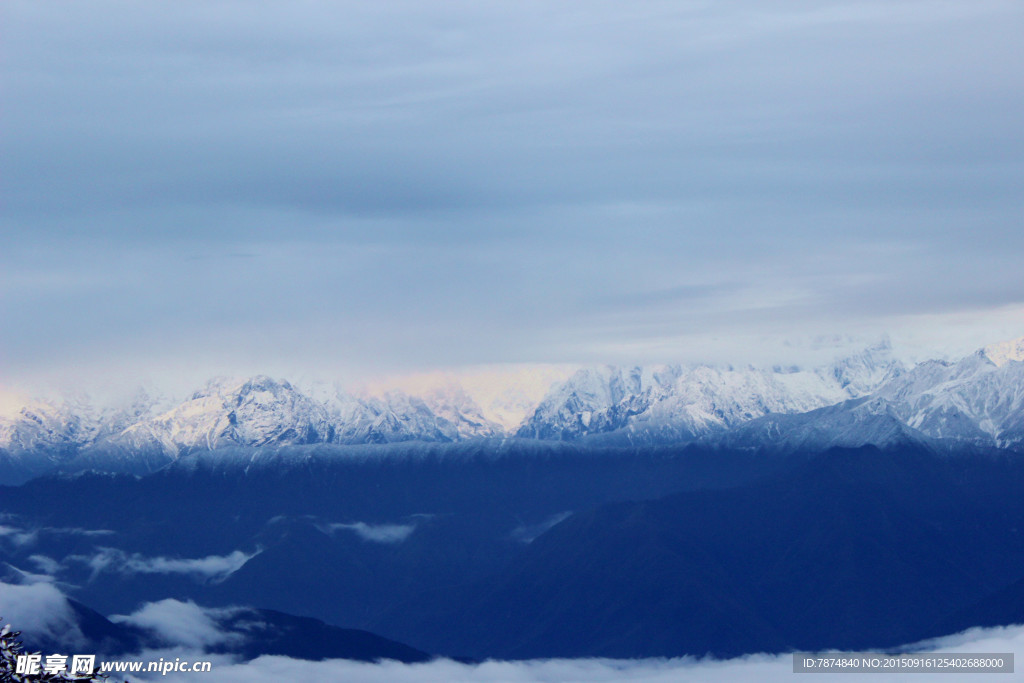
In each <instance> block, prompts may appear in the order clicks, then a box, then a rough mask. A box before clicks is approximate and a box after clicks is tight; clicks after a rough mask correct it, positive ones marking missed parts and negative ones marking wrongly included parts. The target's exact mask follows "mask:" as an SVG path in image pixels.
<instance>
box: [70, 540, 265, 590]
mask: <svg viewBox="0 0 1024 683" xmlns="http://www.w3.org/2000/svg"><path fill="white" fill-rule="evenodd" d="M258 554H259V551H256V552H254V553H244V552H242V551H241V550H235V551H234V552H231V553H228V554H227V555H208V556H206V557H200V558H174V557H163V556H159V557H147V556H145V555H141V554H139V553H126V552H124V551H123V550H119V549H118V548H99V549H98V552H97V553H96V554H95V555H70V556H68V557H67V558H66V560H67V561H72V562H78V563H81V564H85V565H86V566H88V567H89V568H91V569H92V572H93V577H94V578H95V577H96V576H97V575H99V574H100V573H103V572H107V573H118V574H126V575H127V574H184V575H187V576H192V577H193V578H196V579H202V580H208V581H214V582H217V581H223V580H224V579H226V578H227V577H228V576H230V575H231V574H233V573H234V572H236V571H238V569H239V568H241V567H242V566H243V565H244V564H245V563H246V562H248V561H249V560H250V559H252V558H253V557H255V556H256V555H258Z"/></svg>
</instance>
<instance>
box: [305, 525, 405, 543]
mask: <svg viewBox="0 0 1024 683" xmlns="http://www.w3.org/2000/svg"><path fill="white" fill-rule="evenodd" d="M323 528H324V529H325V530H326V531H327V532H328V533H332V534H333V533H334V532H337V531H342V530H347V531H352V532H353V533H355V534H356V535H358V536H359V537H360V538H362V539H363V540H365V541H373V542H374V543H401V542H402V541H404V540H405V539H407V538H409V535H410V534H412V532H413V531H415V530H416V525H415V524H367V523H366V522H336V523H333V524H327V525H324V527H323Z"/></svg>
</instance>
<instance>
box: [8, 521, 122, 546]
mask: <svg viewBox="0 0 1024 683" xmlns="http://www.w3.org/2000/svg"><path fill="white" fill-rule="evenodd" d="M114 533H115V532H114V531H111V530H110V529H81V528H78V527H38V528H35V529H24V528H20V527H15V526H7V525H2V524H0V539H6V540H7V541H9V542H11V543H13V544H14V545H15V546H19V547H23V546H29V545H33V544H35V543H37V542H38V541H39V537H40V536H43V535H49V536H84V537H102V536H111V535H113V534H114Z"/></svg>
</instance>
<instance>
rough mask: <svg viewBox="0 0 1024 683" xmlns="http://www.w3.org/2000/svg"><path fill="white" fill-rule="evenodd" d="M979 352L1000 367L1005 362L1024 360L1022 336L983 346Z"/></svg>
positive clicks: (1023, 339)
mask: <svg viewBox="0 0 1024 683" xmlns="http://www.w3.org/2000/svg"><path fill="white" fill-rule="evenodd" d="M981 353H982V354H983V355H984V356H985V357H986V358H988V359H989V360H990V361H992V362H993V363H994V364H995V365H996V366H997V367H1000V368H1001V367H1003V366H1004V365H1006V364H1007V363H1011V362H1015V363H1021V362H1024V337H1021V338H1019V339H1011V340H1010V341H1005V342H1000V343H998V344H990V345H988V346H986V347H985V348H983V349H982V350H981Z"/></svg>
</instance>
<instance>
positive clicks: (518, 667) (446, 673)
mask: <svg viewBox="0 0 1024 683" xmlns="http://www.w3.org/2000/svg"><path fill="white" fill-rule="evenodd" d="M929 646H930V647H931V648H934V649H935V650H937V651H942V652H958V653H1009V652H1015V651H1020V650H1021V648H1022V646H1024V627H1021V626H1016V627H1009V628H995V629H974V630H971V631H968V632H967V633H965V634H959V635H957V636H951V637H949V638H944V639H941V640H939V641H935V642H933V643H929ZM194 659H203V657H202V656H199V655H197V656H195V657H194ZM213 672H214V673H215V674H216V676H217V680H218V681H224V683H233V682H235V681H238V682H239V683H242V682H243V681H244V682H245V683H262V682H263V681H268V682H270V681H275V682H276V681H281V680H319V681H327V680H335V681H342V680H343V681H351V682H352V683H426V682H427V681H450V682H451V683H603V682H607V683H611V682H613V681H615V682H618V681H632V682H634V683H678V681H681V680H685V681H688V682H691V683H726V682H728V683H734V682H741V683H773V682H775V681H779V682H780V683H781V682H786V683H792V681H794V675H795V674H793V660H792V656H791V655H788V654H787V655H778V656H772V655H751V656H747V657H741V658H737V659H730V660H722V661H716V660H701V659H694V658H690V657H686V658H681V659H650V660H607V659H567V660H557V659H556V660H535V661H523V662H485V663H483V664H479V665H469V664H460V663H457V662H453V661H450V660H436V661H434V662H430V663H427V664H411V665H407V664H398V663H395V662H383V663H380V664H362V663H357V662H349V661H340V660H331V661H325V662H307V661H299V660H294V659H289V658H286V657H260V658H258V659H255V660H253V661H251V662H248V663H245V664H227V663H225V662H223V661H221V662H218V663H217V664H215V665H214V669H213ZM908 675H909V674H906V673H896V674H892V675H887V674H872V675H871V676H870V678H871V680H872V681H878V683H898V682H900V683H905V681H906V680H907V676H908ZM834 678H835V674H823V675H817V674H800V675H799V676H798V677H797V680H799V681H802V682H806V683H824V682H825V681H830V680H834ZM955 678H956V679H957V680H964V681H977V682H978V683H984V682H985V681H990V680H991V679H992V675H991V674H977V675H962V674H957V675H956V676H955ZM194 679H195V674H169V675H168V676H166V677H162V676H152V675H151V677H149V678H145V677H144V680H166V681H192V680H194ZM913 680H915V681H931V680H935V681H944V680H949V676H948V675H947V674H941V675H930V674H913Z"/></svg>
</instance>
